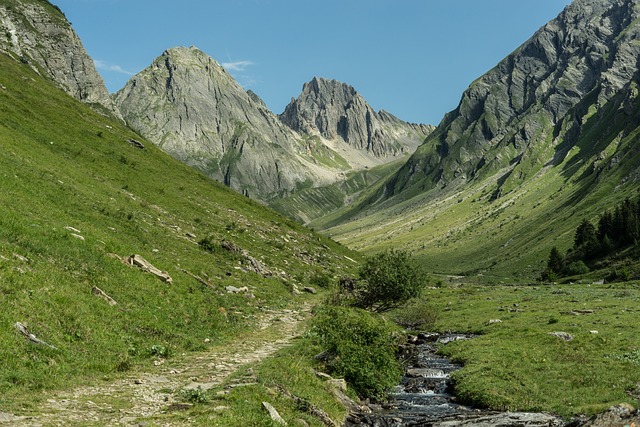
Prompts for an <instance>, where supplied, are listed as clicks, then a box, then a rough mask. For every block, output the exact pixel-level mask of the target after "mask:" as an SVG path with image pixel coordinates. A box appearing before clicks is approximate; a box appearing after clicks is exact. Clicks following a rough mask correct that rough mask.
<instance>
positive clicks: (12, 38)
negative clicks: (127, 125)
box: [0, 0, 120, 118]
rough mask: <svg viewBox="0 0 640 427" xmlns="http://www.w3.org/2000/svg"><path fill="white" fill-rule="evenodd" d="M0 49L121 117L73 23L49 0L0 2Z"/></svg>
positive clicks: (63, 86) (100, 107)
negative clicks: (0, 28) (0, 35)
mask: <svg viewBox="0 0 640 427" xmlns="http://www.w3.org/2000/svg"><path fill="white" fill-rule="evenodd" d="M0 26H2V28H4V30H5V35H6V37H2V38H0V51H1V52H4V53H7V54H9V55H11V56H12V57H14V58H16V59H19V60H22V61H24V62H27V63H28V64H30V65H31V67H32V68H33V69H34V70H36V71H37V72H38V73H40V74H42V75H43V76H45V77H48V78H50V79H51V80H53V81H54V82H55V83H56V84H57V85H58V86H59V87H60V88H61V89H63V90H64V91H65V92H67V93H68V94H69V95H71V96H73V97H74V98H76V99H78V100H80V101H82V102H85V103H87V104H91V105H94V106H98V107H99V108H98V109H99V110H104V111H106V112H108V113H109V114H111V115H114V116H116V117H118V118H120V115H119V113H118V112H117V110H116V108H115V107H114V105H113V102H112V101H111V98H110V97H109V93H108V91H107V89H106V87H105V85H104V81H103V80H102V77H100V75H99V74H98V72H97V71H96V68H95V65H94V63H93V60H92V59H91V58H90V57H89V55H88V54H87V52H86V51H85V49H84V47H83V45H82V42H81V41H80V39H79V38H78V36H77V34H76V33H75V31H73V29H72V28H71V24H69V22H68V21H67V19H66V18H65V16H64V15H63V14H62V12H60V10H59V9H58V8H57V7H54V6H52V5H51V4H50V3H49V2H48V1H18V0H11V1H9V2H4V3H3V4H0Z"/></svg>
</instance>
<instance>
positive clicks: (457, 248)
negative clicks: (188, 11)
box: [0, 0, 640, 427]
mask: <svg viewBox="0 0 640 427" xmlns="http://www.w3.org/2000/svg"><path fill="white" fill-rule="evenodd" d="M54 3H55V2H53V3H52V2H49V1H47V0H0V24H1V25H2V28H3V30H4V36H3V37H0V188H1V189H2V191H0V306H1V307H2V309H1V310H0V426H2V427H4V426H18V427H35V426H42V427H44V426H66V425H69V426H277V425H294V426H357V425H359V426H384V427H386V426H440V427H444V426H457V425H464V426H498V425H499V426H504V427H516V426H592V427H600V426H602V427H604V426H631V425H639V424H640V409H638V407H639V406H640V369H639V365H640V341H639V340H638V331H640V316H639V314H640V257H639V255H640V247H639V246H638V240H639V239H640V184H639V179H640V90H639V85H640V69H639V64H640V62H639V61H638V60H639V58H640V42H639V41H638V40H640V2H639V1H638V0H573V2H571V3H570V4H569V5H568V6H567V7H566V8H565V9H564V10H563V11H562V12H561V13H560V14H559V15H558V16H557V17H556V18H555V19H553V20H551V21H549V22H548V23H547V24H545V25H544V26H543V27H542V28H540V29H539V30H538V31H537V32H536V33H535V34H533V35H532V36H531V38H530V39H529V40H527V41H526V42H525V43H524V44H522V45H521V46H520V47H518V48H517V49H516V50H515V51H513V52H512V53H511V54H509V55H508V56H507V57H506V58H504V59H503V60H502V61H500V62H499V63H498V64H497V65H496V66H495V67H494V68H492V69H491V70H490V71H488V72H487V73H485V74H484V75H482V76H479V77H478V78H477V79H476V80H475V81H473V82H472V83H471V85H470V86H469V87H468V88H467V90H466V91H464V93H462V95H461V98H460V101H459V104H458V105H457V107H456V108H455V109H454V110H452V111H451V112H449V113H447V114H446V115H445V116H444V118H443V119H442V121H441V122H440V123H439V124H437V126H436V124H435V123H434V124H426V123H409V122H407V121H404V120H402V119H400V118H398V117H396V116H394V115H393V114H392V113H390V112H388V111H385V110H376V109H374V108H373V107H372V104H370V103H369V102H368V101H367V100H365V98H364V96H363V95H362V94H361V93H360V92H358V90H357V89H356V88H355V87H354V86H351V85H350V84H348V83H343V82H341V81H338V80H336V79H333V78H327V77H321V76H316V77H313V78H311V79H310V80H309V81H308V82H307V83H305V84H304V85H303V86H302V89H301V93H300V94H299V95H298V96H297V97H295V96H294V97H291V101H290V102H289V104H288V105H287V106H286V107H285V109H284V111H282V112H281V113H279V114H278V113H274V112H272V111H271V110H270V109H269V107H268V106H267V104H266V103H265V102H264V101H263V100H262V99H261V98H260V96H259V94H258V93H255V92H253V91H252V90H247V89H246V88H245V87H243V85H241V84H240V83H239V82H238V81H236V79H234V76H232V74H231V73H230V69H231V66H230V65H228V64H227V65H226V68H225V63H223V62H218V61H216V60H215V59H213V58H212V57H210V56H209V55H208V54H207V53H205V52H204V51H203V50H201V49H199V48H197V47H195V46H191V47H183V46H166V48H165V50H164V51H163V52H161V53H160V54H159V55H158V56H157V57H155V59H154V60H153V61H152V62H151V64H150V65H148V66H147V67H145V68H144V69H142V70H141V71H140V72H138V73H135V74H134V73H131V75H130V76H128V77H130V79H129V81H128V82H127V83H126V84H125V85H124V86H123V87H122V88H121V89H119V90H118V91H116V92H115V93H112V94H110V93H109V91H108V90H107V88H106V86H105V84H104V80H103V78H102V76H101V75H100V74H99V73H98V70H97V69H96V64H100V62H99V61H97V60H96V61H94V59H92V58H91V57H90V56H89V54H88V53H87V51H86V50H85V48H84V47H83V44H82V41H81V40H80V38H79V37H78V35H77V34H76V32H75V31H74V29H73V28H72V25H71V23H70V22H69V21H68V19H67V17H66V16H65V13H64V12H65V11H64V10H63V8H61V7H59V6H57V5H55V4H54ZM565 4H566V3H565ZM180 7H188V5H184V6H180ZM398 7H400V6H398ZM140 19H145V17H144V16H140ZM545 19H546V18H545ZM74 21H75V19H74ZM248 31H251V29H248ZM407 54H409V53H408V52H407ZM411 54H413V55H415V54H416V52H413V53H411ZM227 68H229V69H227ZM382 84H384V83H383V82H382ZM287 95H290V94H287ZM287 99H288V98H287ZM425 102H426V101H425Z"/></svg>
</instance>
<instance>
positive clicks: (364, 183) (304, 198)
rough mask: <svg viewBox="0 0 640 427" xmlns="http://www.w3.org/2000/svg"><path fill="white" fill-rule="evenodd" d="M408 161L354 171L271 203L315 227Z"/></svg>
mask: <svg viewBox="0 0 640 427" xmlns="http://www.w3.org/2000/svg"><path fill="white" fill-rule="evenodd" d="M405 161H406V158H403V159H399V160H396V161H394V162H391V163H387V164H384V165H379V166H376V167H374V168H371V169H363V170H360V171H356V172H351V173H349V174H348V176H347V177H346V179H345V180H344V181H340V182H336V183H334V184H331V185H328V186H325V187H315V188H307V189H304V190H301V191H297V192H295V193H294V194H293V195H291V196H289V197H283V198H276V199H272V200H270V201H269V206H270V207H272V208H273V209H274V210H276V211H277V212H280V213H282V214H284V215H286V216H288V217H291V218H294V219H296V220H298V221H300V222H302V223H305V224H311V225H312V226H315V221H320V223H321V224H324V222H326V221H327V218H330V217H331V215H332V214H334V213H335V212H339V211H340V210H342V209H344V207H345V206H351V204H352V203H353V202H354V201H357V200H358V199H359V198H361V197H362V195H363V194H368V193H369V192H371V191H372V190H371V189H372V188H375V187H376V184H379V183H381V182H383V181H384V180H385V179H386V178H388V177H390V176H391V175H393V174H394V173H395V172H396V171H397V170H398V169H399V168H400V166H402V164H403V163H404V162H405Z"/></svg>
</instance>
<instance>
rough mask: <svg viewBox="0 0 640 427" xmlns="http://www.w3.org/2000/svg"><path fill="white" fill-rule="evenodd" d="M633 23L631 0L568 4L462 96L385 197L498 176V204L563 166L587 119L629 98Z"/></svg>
mask: <svg viewBox="0 0 640 427" xmlns="http://www.w3.org/2000/svg"><path fill="white" fill-rule="evenodd" d="M638 18H640V5H639V4H638V2H637V1H636V0H575V1H574V2H573V3H572V4H570V5H569V6H567V7H566V8H565V10H564V11H563V12H562V13H561V14H560V15H559V16H558V17H557V18H556V19H554V20H552V21H550V22H549V23H548V24H546V25H545V26H543V27H542V28H541V29H540V30H539V31H538V32H536V33H535V34H534V36H533V37H532V38H531V39H529V40H528V41H527V42H525V43H524V44H523V45H522V46H521V47H519V48H518V49H517V50H516V51H515V52H513V53H512V54H511V55H509V56H508V57H506V58H505V59H504V60H503V61H501V62H500V63H499V64H498V65H497V66H496V67H495V68H493V69H492V70H491V71H489V72H488V73H486V74H485V75H484V76H482V77H481V78H479V79H478V80H476V81H475V82H474V83H473V84H472V85H471V86H470V87H469V88H468V89H467V90H466V91H465V92H464V94H463V95H462V99H461V101H460V104H459V105H458V108H457V109H456V110H454V111H452V112H451V113H449V114H448V115H447V116H446V117H445V119H444V120H443V122H442V124H441V125H440V126H439V127H438V128H437V129H436V130H435V131H434V133H433V134H432V135H431V137H430V138H428V140H427V141H426V143H425V144H424V145H423V146H422V147H421V148H420V149H419V150H418V151H417V152H416V154H415V155H414V157H413V158H412V159H411V160H410V161H409V162H408V164H407V165H406V166H405V167H404V168H403V169H402V170H401V171H400V172H399V173H398V174H397V175H396V177H395V178H394V179H393V180H392V181H391V182H390V185H389V186H388V187H387V190H388V192H390V193H392V194H397V193H399V192H401V191H402V190H403V189H405V188H407V187H409V186H413V185H414V184H416V187H418V186H419V187H420V188H435V187H436V186H440V187H442V186H450V185H453V186H456V185H459V184H464V183H466V182H469V181H471V180H474V179H482V177H486V176H489V175H493V174H496V173H499V174H500V175H501V177H499V179H498V188H497V189H496V192H495V193H494V196H495V197H499V196H500V194H504V193H505V192H508V191H510V190H511V189H512V188H514V186H517V185H519V183H521V182H524V181H525V180H526V179H527V178H528V177H531V176H533V175H534V174H535V173H537V172H538V171H539V170H540V169H541V168H542V167H543V166H545V165H552V164H559V163H560V162H562V160H563V159H564V158H565V156H566V155H567V154H568V153H569V150H570V149H571V148H572V147H573V145H574V144H575V143H576V141H577V140H578V138H579V137H580V133H581V129H582V127H583V124H584V122H585V121H586V120H587V118H589V117H591V116H593V115H594V113H598V111H600V110H602V109H603V108H604V107H605V106H606V105H607V104H608V103H609V102H610V101H611V100H612V99H614V98H616V97H618V98H621V99H622V98H625V97H626V96H627V95H628V94H631V92H633V90H634V89H633V87H632V86H633V85H635V83H634V82H635V81H636V79H637V77H638V57H640V45H638V43H637V40H638V38H639V37H640V19H638ZM625 94H627V95H625ZM616 102H618V101H616ZM597 117H598V115H596V117H595V118H593V119H592V120H595V119H597Z"/></svg>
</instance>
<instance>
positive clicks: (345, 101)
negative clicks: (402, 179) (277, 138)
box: [280, 77, 434, 157]
mask: <svg viewBox="0 0 640 427" xmlns="http://www.w3.org/2000/svg"><path fill="white" fill-rule="evenodd" d="M280 120H282V122H283V123H285V124H286V125H287V126H289V127H291V128H292V129H294V130H296V131H297V132H300V133H306V134H310V135H320V136H321V137H323V138H326V139H328V140H336V139H340V140H342V141H344V142H346V143H347V144H348V145H350V146H352V147H354V148H356V149H358V150H362V151H366V152H367V153H369V154H371V155H373V156H376V157H390V156H398V155H402V154H406V153H412V152H413V151H414V150H415V149H416V148H417V146H418V145H419V144H420V143H422V141H423V140H424V138H425V137H426V136H427V135H428V134H429V133H430V132H431V131H432V130H433V129H434V128H433V127H432V126H428V125H416V124H410V123H406V122H404V121H402V120H400V119H398V118H397V117H395V116H393V115H392V114H389V113H388V112H386V111H384V110H383V111H380V112H379V113H378V112H375V111H374V110H373V108H371V106H370V105H369V104H368V103H367V101H365V99H364V98H363V97H362V96H361V95H360V94H359V93H358V92H357V91H356V90H355V89H354V88H353V87H352V86H349V85H347V84H345V83H340V82H339V81H337V80H328V79H323V78H318V77H314V78H313V79H312V80H311V81H310V82H308V83H305V84H304V86H303V88H302V93H301V94H300V96H299V97H298V98H297V99H293V100H292V101H291V103H290V104H289V105H288V106H287V107H286V108H285V111H284V113H282V114H281V115H280Z"/></svg>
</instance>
